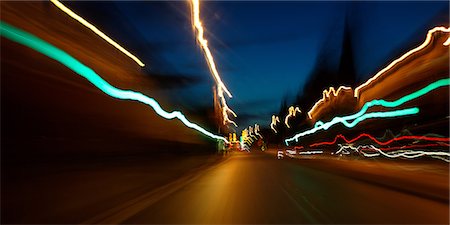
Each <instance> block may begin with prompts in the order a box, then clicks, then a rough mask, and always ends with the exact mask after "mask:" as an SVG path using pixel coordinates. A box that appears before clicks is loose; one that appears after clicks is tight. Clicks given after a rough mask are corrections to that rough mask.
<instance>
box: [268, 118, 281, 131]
mask: <svg viewBox="0 0 450 225" xmlns="http://www.w3.org/2000/svg"><path fill="white" fill-rule="evenodd" d="M279 122H280V118H278V116H275V115H272V123H270V128H272V130H273V131H274V132H275V134H276V133H278V132H277V130H276V129H275V126H276V125H277V123H279Z"/></svg>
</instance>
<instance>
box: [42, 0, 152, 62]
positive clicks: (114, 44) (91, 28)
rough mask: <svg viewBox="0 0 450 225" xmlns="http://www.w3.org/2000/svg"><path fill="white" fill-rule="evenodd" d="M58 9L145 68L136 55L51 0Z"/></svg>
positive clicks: (59, 3)
mask: <svg viewBox="0 0 450 225" xmlns="http://www.w3.org/2000/svg"><path fill="white" fill-rule="evenodd" d="M50 1H51V2H52V3H53V4H54V5H55V6H56V7H58V8H59V9H60V10H61V11H63V12H64V13H66V14H67V15H69V16H70V17H72V18H73V19H75V20H76V21H78V22H80V23H81V24H83V25H84V26H85V27H87V28H89V29H90V30H92V31H93V32H94V33H96V34H97V35H98V36H100V37H101V38H103V39H104V40H105V41H106V42H108V43H109V44H111V45H112V46H114V47H115V48H117V49H118V50H119V51H121V52H122V53H123V54H125V55H127V56H128V57H129V58H131V59H132V60H133V61H135V62H136V63H137V64H138V65H139V66H141V67H144V66H145V64H144V63H143V62H142V61H141V60H140V59H138V58H137V57H136V56H135V55H133V54H131V53H130V52H129V51H128V50H126V49H125V48H123V47H122V46H120V45H119V44H118V43H117V42H115V41H114V40H112V39H111V38H110V37H108V36H107V35H106V34H105V33H103V32H102V31H100V30H99V29H98V28H97V27H95V26H94V25H92V24H91V23H89V22H88V21H86V20H85V19H83V18H82V17H81V16H79V15H77V14H76V13H75V12H73V11H72V10H70V9H69V8H67V7H66V6H65V5H63V4H62V3H61V2H59V1H58V0H50Z"/></svg>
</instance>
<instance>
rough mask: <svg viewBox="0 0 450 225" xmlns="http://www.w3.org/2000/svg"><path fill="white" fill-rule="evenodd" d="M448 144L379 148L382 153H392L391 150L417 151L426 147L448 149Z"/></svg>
mask: <svg viewBox="0 0 450 225" xmlns="http://www.w3.org/2000/svg"><path fill="white" fill-rule="evenodd" d="M449 146H450V144H447V143H433V144H421V145H405V146H398V147H389V148H380V150H382V151H392V150H401V149H417V148H426V147H449Z"/></svg>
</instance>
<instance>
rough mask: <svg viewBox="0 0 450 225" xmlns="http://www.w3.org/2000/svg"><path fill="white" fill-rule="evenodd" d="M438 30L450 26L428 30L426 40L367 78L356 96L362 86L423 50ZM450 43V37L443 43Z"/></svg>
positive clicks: (357, 90) (443, 30) (355, 94)
mask: <svg viewBox="0 0 450 225" xmlns="http://www.w3.org/2000/svg"><path fill="white" fill-rule="evenodd" d="M436 31H441V32H447V33H448V32H450V27H449V28H445V27H435V28H433V29H431V30H429V31H428V33H427V37H426V39H425V41H424V42H423V43H422V44H421V45H419V46H418V47H416V48H414V49H412V50H410V51H409V52H407V53H405V54H404V55H402V56H401V57H400V58H398V59H396V60H394V61H392V62H391V63H390V64H389V65H388V66H386V67H385V68H383V69H382V70H380V71H379V72H378V73H377V74H375V76H373V77H372V78H370V79H369V80H367V81H366V82H365V83H363V84H361V85H359V86H358V87H357V88H356V89H355V93H354V96H355V97H356V98H358V97H359V90H361V88H364V87H365V86H367V85H369V84H370V83H372V82H373V81H375V80H376V79H378V77H380V76H381V75H383V74H384V73H385V72H386V71H388V70H390V69H391V68H392V67H394V66H395V65H396V64H397V63H399V62H401V61H403V60H405V59H406V58H407V57H408V56H410V55H412V54H414V53H416V52H418V51H420V50H422V49H423V48H425V47H426V46H427V45H428V44H429V43H430V42H431V38H432V36H433V33H434V32H436ZM449 44H450V38H449V39H447V41H445V42H444V43H443V45H444V46H448V45H449Z"/></svg>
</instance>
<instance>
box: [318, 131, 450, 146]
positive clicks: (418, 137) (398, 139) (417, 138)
mask: <svg viewBox="0 0 450 225" xmlns="http://www.w3.org/2000/svg"><path fill="white" fill-rule="evenodd" d="M363 137H367V138H370V139H371V140H372V141H374V142H376V143H377V144H379V145H388V144H391V143H392V142H394V141H400V140H423V141H444V142H450V138H448V137H428V136H400V137H395V138H392V139H391V140H388V141H384V142H383V141H379V140H378V139H376V138H375V137H373V136H372V135H370V134H366V133H362V134H360V135H358V137H355V138H353V139H350V140H348V139H347V138H346V137H345V136H344V135H342V134H338V135H336V137H335V138H334V140H333V141H324V142H319V143H314V144H311V145H309V146H310V147H317V146H321V145H334V144H336V142H337V141H338V139H339V138H340V139H342V140H344V141H345V142H346V143H347V144H350V143H353V142H355V141H357V140H359V139H361V138H363Z"/></svg>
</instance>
